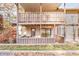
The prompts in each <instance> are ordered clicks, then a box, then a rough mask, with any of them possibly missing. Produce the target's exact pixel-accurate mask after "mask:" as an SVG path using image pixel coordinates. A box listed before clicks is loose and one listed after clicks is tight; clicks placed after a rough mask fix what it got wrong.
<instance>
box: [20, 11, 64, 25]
mask: <svg viewBox="0 0 79 59" xmlns="http://www.w3.org/2000/svg"><path fill="white" fill-rule="evenodd" d="M18 22H19V24H64V14H63V13H61V12H42V13H39V12H26V13H19V20H18Z"/></svg>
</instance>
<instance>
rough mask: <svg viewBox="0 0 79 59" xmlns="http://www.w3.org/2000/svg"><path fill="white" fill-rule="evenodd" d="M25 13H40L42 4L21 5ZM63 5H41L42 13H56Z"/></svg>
mask: <svg viewBox="0 0 79 59" xmlns="http://www.w3.org/2000/svg"><path fill="white" fill-rule="evenodd" d="M20 5H21V6H22V7H23V8H24V10H25V11H28V12H29V11H32V12H39V11H40V3H21V4H20ZM60 5H61V3H41V6H42V11H54V10H57V9H58V7H59V6H60Z"/></svg>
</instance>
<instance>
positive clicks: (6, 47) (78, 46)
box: [0, 44, 79, 50]
mask: <svg viewBox="0 0 79 59" xmlns="http://www.w3.org/2000/svg"><path fill="white" fill-rule="evenodd" d="M0 50H79V44H64V45H59V44H55V45H51V44H49V45H0Z"/></svg>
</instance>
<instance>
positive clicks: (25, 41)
mask: <svg viewBox="0 0 79 59" xmlns="http://www.w3.org/2000/svg"><path fill="white" fill-rule="evenodd" d="M16 43H18V44H53V43H55V39H54V38H19V39H17V42H16Z"/></svg>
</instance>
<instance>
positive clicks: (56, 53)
mask: <svg viewBox="0 0 79 59" xmlns="http://www.w3.org/2000/svg"><path fill="white" fill-rule="evenodd" d="M61 55H70V56H71V55H78V56H79V50H50V51H47V50H46V51H22V50H18V51H16V50H0V56H61Z"/></svg>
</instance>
